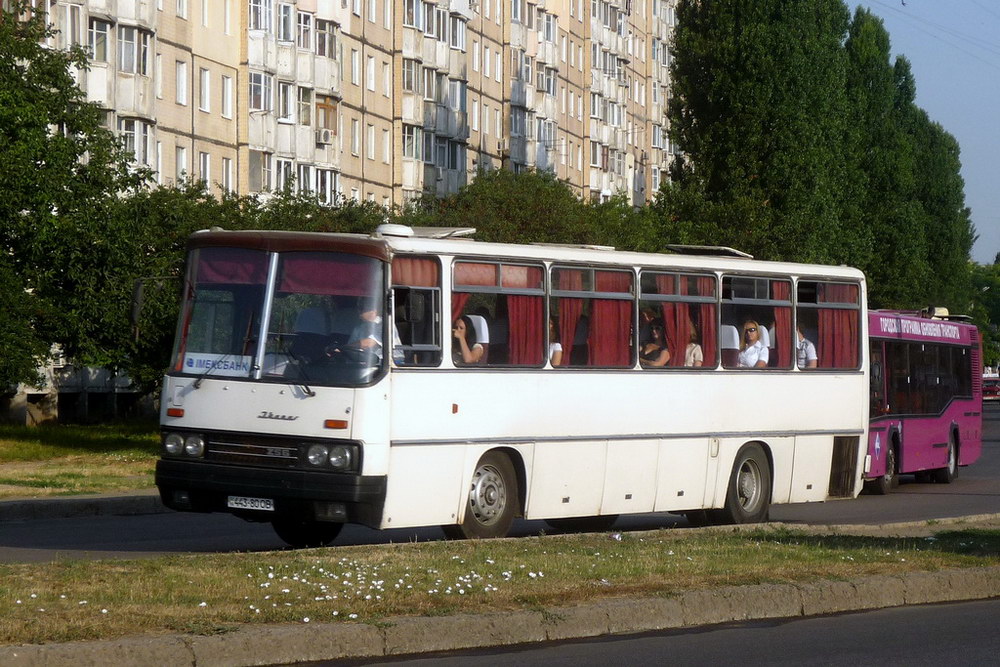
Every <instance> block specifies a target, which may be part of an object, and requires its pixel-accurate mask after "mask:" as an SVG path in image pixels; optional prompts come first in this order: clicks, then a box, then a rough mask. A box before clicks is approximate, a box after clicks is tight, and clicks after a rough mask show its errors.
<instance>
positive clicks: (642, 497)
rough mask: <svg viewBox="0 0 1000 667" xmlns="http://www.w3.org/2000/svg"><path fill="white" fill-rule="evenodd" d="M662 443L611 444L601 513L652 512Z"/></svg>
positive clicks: (652, 441) (624, 441) (625, 442)
mask: <svg viewBox="0 0 1000 667" xmlns="http://www.w3.org/2000/svg"><path fill="white" fill-rule="evenodd" d="M659 448H660V441H659V440H618V441H610V442H608V464H607V473H606V475H605V477H604V498H603V500H602V501H601V514H629V513H636V512H651V511H652V510H653V504H654V502H655V500H656V475H657V458H658V453H659Z"/></svg>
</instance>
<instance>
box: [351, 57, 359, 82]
mask: <svg viewBox="0 0 1000 667" xmlns="http://www.w3.org/2000/svg"><path fill="white" fill-rule="evenodd" d="M351 83H353V84H354V85H355V86H360V85H361V54H360V53H358V50H357V49H351Z"/></svg>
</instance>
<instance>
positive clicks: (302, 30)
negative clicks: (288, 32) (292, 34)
mask: <svg viewBox="0 0 1000 667" xmlns="http://www.w3.org/2000/svg"><path fill="white" fill-rule="evenodd" d="M295 44H296V46H298V47H299V48H300V49H306V50H308V51H312V50H313V15H312V14H307V13H306V12H299V16H298V30H297V32H296V40H295Z"/></svg>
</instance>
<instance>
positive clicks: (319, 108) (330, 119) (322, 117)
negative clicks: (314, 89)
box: [316, 95, 338, 134]
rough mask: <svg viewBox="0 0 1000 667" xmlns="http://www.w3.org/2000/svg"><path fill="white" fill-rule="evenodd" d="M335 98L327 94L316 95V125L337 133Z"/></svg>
mask: <svg viewBox="0 0 1000 667" xmlns="http://www.w3.org/2000/svg"><path fill="white" fill-rule="evenodd" d="M337 124H338V123H337V100H336V99H335V98H333V97H330V96H328V95H317V96H316V127H317V128H320V129H324V130H332V131H333V133H334V134H337Z"/></svg>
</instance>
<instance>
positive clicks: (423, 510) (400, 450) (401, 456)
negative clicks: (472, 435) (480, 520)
mask: <svg viewBox="0 0 1000 667" xmlns="http://www.w3.org/2000/svg"><path fill="white" fill-rule="evenodd" d="M465 450H466V448H465V447H461V446H456V445H433V444H420V445H408V446H403V447H392V448H390V450H389V476H388V479H387V488H386V495H385V509H384V511H383V512H382V525H381V526H380V527H381V528H408V527H410V526H429V525H434V524H439V525H447V524H453V523H457V522H458V520H459V519H458V514H457V512H458V508H459V507H460V506H461V502H462V500H463V497H462V480H463V479H464V478H466V471H465V469H464V468H465V459H466V452H465ZM466 488H467V487H466Z"/></svg>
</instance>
